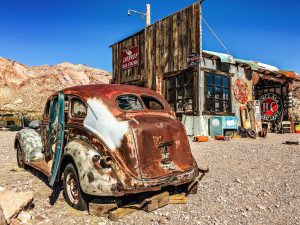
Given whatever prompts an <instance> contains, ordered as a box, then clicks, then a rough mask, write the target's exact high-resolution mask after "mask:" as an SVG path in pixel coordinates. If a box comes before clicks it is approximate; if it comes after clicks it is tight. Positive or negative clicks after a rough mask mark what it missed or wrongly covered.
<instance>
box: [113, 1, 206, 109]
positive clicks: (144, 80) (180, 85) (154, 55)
mask: <svg viewBox="0 0 300 225" xmlns="http://www.w3.org/2000/svg"><path fill="white" fill-rule="evenodd" d="M200 7H201V6H200V4H199V3H195V4H193V5H191V6H189V7H187V8H185V9H183V10H181V11H179V12H176V13H174V14H173V15H170V16H168V17H166V18H164V19H162V20H160V21H158V22H156V23H154V24H152V25H150V26H148V27H146V28H145V29H143V30H141V31H139V32H137V33H136V34H133V35H132V36H130V37H128V38H126V39H124V40H121V41H119V42H117V43H115V44H113V45H112V46H111V47H112V55H113V79H112V83H118V84H130V85H138V86H142V87H147V88H150V89H153V90H155V91H157V92H158V93H160V94H162V95H163V96H165V97H167V96H166V94H167V93H166V92H167V89H170V91H169V95H168V94H167V95H168V96H169V97H167V98H168V100H169V103H170V104H171V106H172V107H173V109H174V110H175V111H176V112H178V113H180V112H183V111H184V110H183V107H182V106H180V105H182V104H181V103H182V102H183V101H185V102H188V107H186V108H188V110H187V111H189V112H190V113H193V112H195V111H196V110H197V108H196V107H197V104H195V102H196V98H197V94H195V91H196V82H197V81H196V79H197V77H198V76H197V74H198V72H197V69H195V68H190V67H189V63H188V60H187V59H188V58H189V56H190V55H192V54H194V55H199V54H200ZM173 98H174V101H173V102H172V101H170V100H171V99H173Z"/></svg>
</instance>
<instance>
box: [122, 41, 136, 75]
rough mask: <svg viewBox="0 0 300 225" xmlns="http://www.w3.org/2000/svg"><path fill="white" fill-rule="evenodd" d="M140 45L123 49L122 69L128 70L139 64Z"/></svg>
mask: <svg viewBox="0 0 300 225" xmlns="http://www.w3.org/2000/svg"><path fill="white" fill-rule="evenodd" d="M139 54H140V52H139V46H135V47H132V48H130V49H125V50H123V51H122V53H121V56H122V65H121V67H122V70H127V69H129V68H132V67H136V66H138V65H139Z"/></svg>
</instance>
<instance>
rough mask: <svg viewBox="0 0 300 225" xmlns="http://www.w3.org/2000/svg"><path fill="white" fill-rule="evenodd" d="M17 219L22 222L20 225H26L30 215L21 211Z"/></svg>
mask: <svg viewBox="0 0 300 225" xmlns="http://www.w3.org/2000/svg"><path fill="white" fill-rule="evenodd" d="M18 219H19V220H20V221H21V222H22V223H25V224H26V223H28V221H29V220H31V219H32V215H30V214H29V213H28V212H25V211H22V212H21V213H19V215H18Z"/></svg>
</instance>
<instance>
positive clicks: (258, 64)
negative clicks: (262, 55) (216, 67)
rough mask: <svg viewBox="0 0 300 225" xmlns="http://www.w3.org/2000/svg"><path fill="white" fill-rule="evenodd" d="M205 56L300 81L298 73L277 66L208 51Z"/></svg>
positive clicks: (205, 51)
mask: <svg viewBox="0 0 300 225" xmlns="http://www.w3.org/2000/svg"><path fill="white" fill-rule="evenodd" d="M202 52H203V56H204V57H208V58H211V59H220V60H221V62H226V63H231V64H242V65H248V66H250V68H251V70H254V71H261V72H263V71H268V72H271V73H273V74H281V75H284V76H285V77H288V78H291V79H299V78H298V77H299V76H298V75H299V74H297V73H296V72H293V71H286V70H279V68H277V67H276V66H272V65H268V64H265V63H261V62H256V61H251V60H245V59H236V58H233V57H232V56H230V55H228V54H224V53H219V52H213V51H207V50H203V51H202Z"/></svg>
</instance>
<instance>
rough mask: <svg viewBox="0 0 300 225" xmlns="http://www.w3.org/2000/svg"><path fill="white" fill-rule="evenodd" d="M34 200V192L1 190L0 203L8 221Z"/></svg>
mask: <svg viewBox="0 0 300 225" xmlns="http://www.w3.org/2000/svg"><path fill="white" fill-rule="evenodd" d="M32 201H33V192H31V191H29V192H14V191H3V192H0V205H1V206H2V210H3V213H4V216H5V219H6V221H7V222H8V223H10V220H11V219H12V218H14V217H16V216H17V215H18V214H19V213H20V211H22V210H23V209H25V208H27V207H28V206H29V205H31V203H32Z"/></svg>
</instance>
